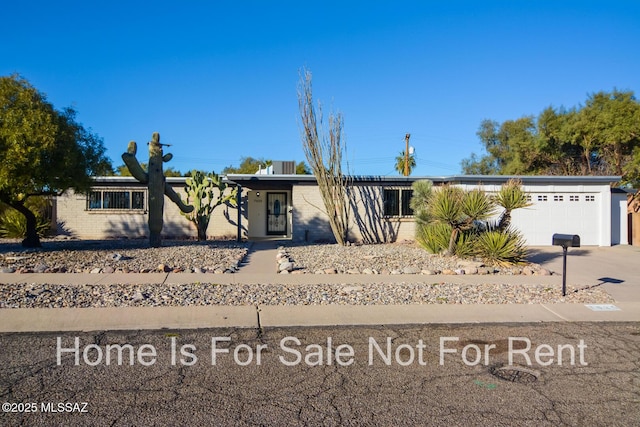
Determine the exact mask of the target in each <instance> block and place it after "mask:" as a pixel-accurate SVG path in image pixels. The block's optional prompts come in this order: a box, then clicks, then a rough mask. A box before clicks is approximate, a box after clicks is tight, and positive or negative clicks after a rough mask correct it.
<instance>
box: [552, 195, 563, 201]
mask: <svg viewBox="0 0 640 427" xmlns="http://www.w3.org/2000/svg"><path fill="white" fill-rule="evenodd" d="M563 200H564V196H563V195H561V194H554V195H553V201H554V202H562V201H563Z"/></svg>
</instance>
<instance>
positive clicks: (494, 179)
mask: <svg viewBox="0 0 640 427" xmlns="http://www.w3.org/2000/svg"><path fill="white" fill-rule="evenodd" d="M226 178H227V180H228V181H230V182H233V183H237V184H241V185H248V184H250V183H252V182H264V183H266V182H280V183H283V182H289V183H297V182H309V183H314V182H316V177H315V176H314V175H252V174H229V175H227V176H226ZM349 178H351V179H353V181H354V182H362V183H368V182H372V183H373V182H380V183H385V184H389V183H395V184H411V183H413V182H415V181H420V180H430V181H433V182H435V183H456V184H479V183H483V184H493V183H495V184H502V183H505V182H507V181H509V180H510V179H518V180H520V181H522V183H523V184H529V183H530V184H552V183H562V184H600V185H603V184H613V183H617V182H620V180H621V179H622V177H620V176H591V175H588V176H560V175H450V176H377V175H351V176H349Z"/></svg>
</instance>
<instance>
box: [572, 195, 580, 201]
mask: <svg viewBox="0 0 640 427" xmlns="http://www.w3.org/2000/svg"><path fill="white" fill-rule="evenodd" d="M569 201H570V202H579V201H580V196H578V195H576V194H574V195H572V196H569Z"/></svg>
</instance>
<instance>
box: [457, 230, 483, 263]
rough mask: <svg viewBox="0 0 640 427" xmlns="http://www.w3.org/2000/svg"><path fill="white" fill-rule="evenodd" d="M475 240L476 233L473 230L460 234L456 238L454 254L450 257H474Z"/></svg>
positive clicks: (475, 249) (475, 251)
mask: <svg viewBox="0 0 640 427" xmlns="http://www.w3.org/2000/svg"><path fill="white" fill-rule="evenodd" d="M476 238H477V233H476V232H475V230H469V231H465V232H463V233H460V235H459V236H458V240H457V241H456V246H455V249H454V253H453V254H452V255H455V256H457V257H460V258H470V257H473V256H474V255H476V253H477V248H476Z"/></svg>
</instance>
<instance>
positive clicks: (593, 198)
mask: <svg viewBox="0 0 640 427" xmlns="http://www.w3.org/2000/svg"><path fill="white" fill-rule="evenodd" d="M584 200H585V201H587V202H595V201H596V196H594V195H593V194H590V195H586V196H584Z"/></svg>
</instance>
